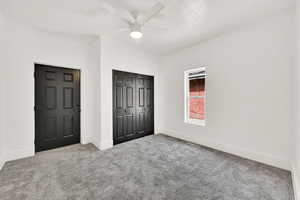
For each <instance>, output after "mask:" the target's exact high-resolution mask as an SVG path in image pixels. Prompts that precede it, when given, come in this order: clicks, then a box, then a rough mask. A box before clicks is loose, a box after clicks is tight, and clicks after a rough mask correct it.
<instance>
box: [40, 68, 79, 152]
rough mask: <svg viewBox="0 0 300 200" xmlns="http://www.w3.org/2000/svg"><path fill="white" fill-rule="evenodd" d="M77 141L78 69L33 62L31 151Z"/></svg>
mask: <svg viewBox="0 0 300 200" xmlns="http://www.w3.org/2000/svg"><path fill="white" fill-rule="evenodd" d="M79 142H80V71H79V70H75V69H67V68H59V67H53V66H48V65H41V64H36V65H35V150H36V152H38V151H43V150H48V149H53V148H57V147H62V146H66V145H70V144H76V143H79Z"/></svg>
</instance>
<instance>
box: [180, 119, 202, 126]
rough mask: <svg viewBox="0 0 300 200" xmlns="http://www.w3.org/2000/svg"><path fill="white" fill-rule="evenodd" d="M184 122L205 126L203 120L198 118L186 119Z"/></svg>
mask: <svg viewBox="0 0 300 200" xmlns="http://www.w3.org/2000/svg"><path fill="white" fill-rule="evenodd" d="M185 123H187V124H192V125H196V126H205V120H199V119H187V120H185Z"/></svg>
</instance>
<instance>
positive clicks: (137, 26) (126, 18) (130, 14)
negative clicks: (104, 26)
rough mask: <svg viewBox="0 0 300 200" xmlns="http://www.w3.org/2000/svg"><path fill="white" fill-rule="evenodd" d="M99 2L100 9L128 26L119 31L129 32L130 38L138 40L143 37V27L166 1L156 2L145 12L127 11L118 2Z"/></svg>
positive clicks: (162, 7) (111, 0) (105, 0)
mask: <svg viewBox="0 0 300 200" xmlns="http://www.w3.org/2000/svg"><path fill="white" fill-rule="evenodd" d="M99 2H100V6H101V8H102V9H104V10H106V11H107V12H108V13H110V14H111V15H114V16H116V17H118V18H119V19H121V20H122V21H123V22H125V23H126V24H127V25H128V28H125V29H120V30H119V31H130V37H131V38H133V39H139V38H142V37H143V33H142V28H143V26H144V25H145V24H146V23H147V22H149V21H150V20H151V19H153V18H154V17H156V16H157V15H158V14H159V13H160V12H161V11H162V10H163V9H164V8H165V5H166V3H167V0H160V1H157V3H156V4H155V5H153V6H152V7H151V8H150V9H149V10H148V11H146V12H139V11H131V10H128V9H126V8H125V7H126V6H124V5H122V4H121V2H120V1H118V2H116V1H113V0H100V1H99Z"/></svg>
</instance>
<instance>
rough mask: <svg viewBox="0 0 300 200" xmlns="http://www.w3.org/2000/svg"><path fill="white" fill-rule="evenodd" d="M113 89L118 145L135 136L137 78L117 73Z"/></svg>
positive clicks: (115, 139)
mask: <svg viewBox="0 0 300 200" xmlns="http://www.w3.org/2000/svg"><path fill="white" fill-rule="evenodd" d="M113 89H114V91H113V93H114V97H113V101H114V103H113V104H114V119H113V126H114V142H116V143H118V142H124V141H128V140H130V139H131V138H133V137H134V135H135V132H134V126H135V76H134V75H132V74H127V73H123V72H118V73H115V74H114V88H113Z"/></svg>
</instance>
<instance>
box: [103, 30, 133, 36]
mask: <svg viewBox="0 0 300 200" xmlns="http://www.w3.org/2000/svg"><path fill="white" fill-rule="evenodd" d="M129 31H130V29H129V28H120V29H118V30H113V31H109V32H104V33H101V34H100V35H101V36H114V35H117V34H118V33H123V32H129Z"/></svg>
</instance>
